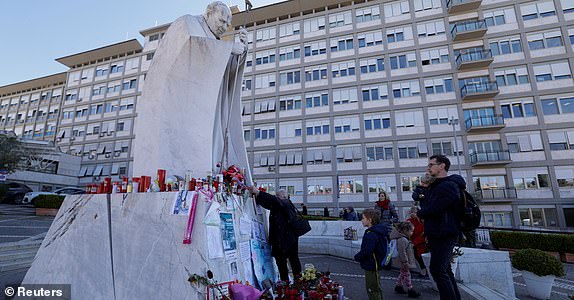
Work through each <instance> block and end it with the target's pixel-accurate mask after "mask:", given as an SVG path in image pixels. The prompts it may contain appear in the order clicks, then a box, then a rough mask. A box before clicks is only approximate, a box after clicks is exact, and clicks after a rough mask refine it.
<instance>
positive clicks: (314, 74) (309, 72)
mask: <svg viewBox="0 0 574 300" xmlns="http://www.w3.org/2000/svg"><path fill="white" fill-rule="evenodd" d="M324 79H327V66H326V65H320V66H311V67H306V68H305V81H316V80H324Z"/></svg>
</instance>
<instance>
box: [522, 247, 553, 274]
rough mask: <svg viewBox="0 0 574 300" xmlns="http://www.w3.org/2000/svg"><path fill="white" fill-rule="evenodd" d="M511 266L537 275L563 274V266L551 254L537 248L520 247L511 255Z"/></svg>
mask: <svg viewBox="0 0 574 300" xmlns="http://www.w3.org/2000/svg"><path fill="white" fill-rule="evenodd" d="M512 266H514V267H515V268H517V269H518V270H522V271H529V272H532V273H534V274H536V275H538V276H546V275H554V276H557V277H562V276H564V266H563V265H562V263H561V262H560V261H559V260H558V259H556V258H555V257H553V256H552V255H550V254H548V253H546V252H544V251H541V250H538V249H522V250H518V251H516V253H514V255H513V256H512Z"/></svg>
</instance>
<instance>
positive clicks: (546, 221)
mask: <svg viewBox="0 0 574 300" xmlns="http://www.w3.org/2000/svg"><path fill="white" fill-rule="evenodd" d="M518 211H519V213H520V225H522V226H532V227H556V226H558V218H557V216H556V208H521V207H519V210H518Z"/></svg>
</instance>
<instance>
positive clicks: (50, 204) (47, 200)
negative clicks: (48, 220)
mask: <svg viewBox="0 0 574 300" xmlns="http://www.w3.org/2000/svg"><path fill="white" fill-rule="evenodd" d="M64 198H66V196H60V195H39V196H37V197H36V198H35V199H34V206H36V207H38V208H60V206H62V203H63V202H64Z"/></svg>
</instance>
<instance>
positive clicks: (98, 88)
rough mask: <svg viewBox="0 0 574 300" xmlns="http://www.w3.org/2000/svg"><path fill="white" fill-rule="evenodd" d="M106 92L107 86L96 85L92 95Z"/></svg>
mask: <svg viewBox="0 0 574 300" xmlns="http://www.w3.org/2000/svg"><path fill="white" fill-rule="evenodd" d="M105 92H106V87H105V86H96V87H94V89H93V90H92V96H98V95H103V94H104V93H105Z"/></svg>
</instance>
